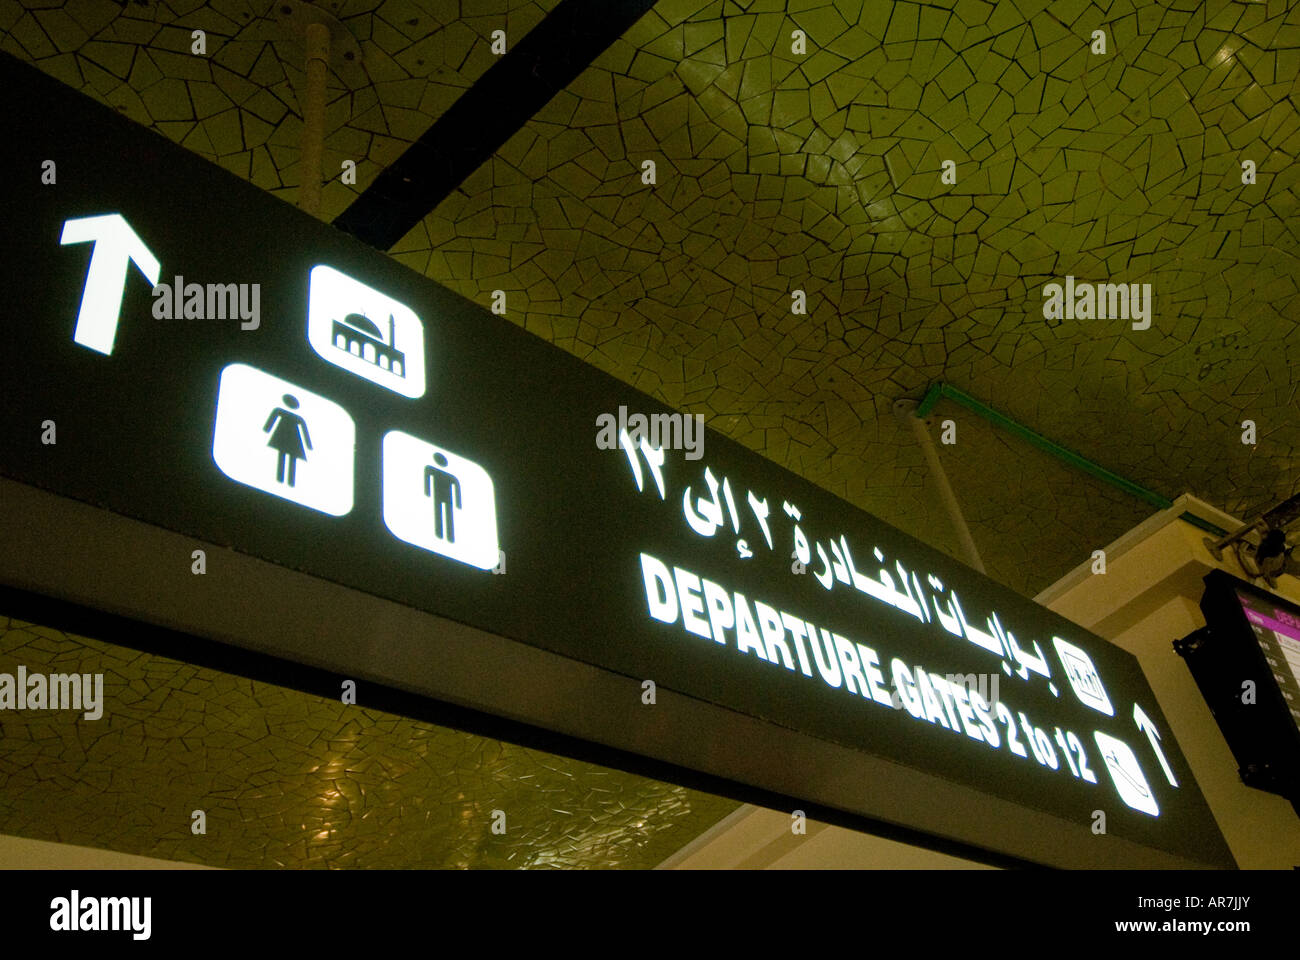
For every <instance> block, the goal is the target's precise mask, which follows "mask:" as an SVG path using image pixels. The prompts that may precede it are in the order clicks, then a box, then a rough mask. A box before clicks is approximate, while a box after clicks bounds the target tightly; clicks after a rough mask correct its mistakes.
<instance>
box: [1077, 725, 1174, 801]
mask: <svg viewBox="0 0 1300 960" xmlns="http://www.w3.org/2000/svg"><path fill="white" fill-rule="evenodd" d="M1092 737H1093V739H1094V740H1096V741H1097V749H1098V750H1100V751H1101V757H1102V759H1103V760H1104V761H1106V772H1107V773H1109V774H1110V779H1111V782H1112V783H1114V784H1115V789H1116V790H1117V791H1118V792H1119V798H1120V799H1121V800H1123V801H1124V802H1125V803H1126V804H1128V805H1129V806H1130V807H1132V808H1133V809H1134V810H1141V811H1142V812H1143V813H1149V814H1151V816H1153V817H1158V816H1160V806H1159V804H1157V803H1156V797H1155V794H1154V793H1152V792H1151V785H1150V784H1149V783H1147V778H1146V777H1145V776H1144V775H1143V773H1142V767H1141V765H1140V764H1139V763H1138V758H1137V757H1136V756H1134V755H1133V751H1132V750H1130V749H1129V747H1128V744H1126V743H1125V742H1124V741H1123V740H1116V739H1115V738H1114V737H1111V736H1107V735H1106V734H1104V733H1102V732H1101V731H1100V730H1097V731H1094V732H1093V735H1092Z"/></svg>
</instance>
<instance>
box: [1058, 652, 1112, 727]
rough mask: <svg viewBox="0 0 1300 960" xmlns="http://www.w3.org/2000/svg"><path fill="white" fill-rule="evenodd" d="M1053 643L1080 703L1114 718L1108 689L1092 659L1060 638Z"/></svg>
mask: <svg viewBox="0 0 1300 960" xmlns="http://www.w3.org/2000/svg"><path fill="white" fill-rule="evenodd" d="M1052 643H1054V644H1055V645H1056V655H1057V656H1058V657H1060V658H1061V666H1063V667H1065V676H1066V679H1067V680H1069V681H1070V687H1071V689H1073V690H1074V695H1075V696H1076V697H1078V698H1079V702H1080V703H1083V704H1085V705H1087V706H1089V707H1092V709H1094V710H1096V711H1097V712H1098V713H1104V714H1106V716H1108V717H1113V716H1114V715H1115V710H1114V708H1113V707H1111V705H1110V697H1108V696H1106V688H1105V687H1103V686H1102V685H1101V675H1100V674H1098V673H1097V668H1096V666H1094V665H1093V662H1092V657H1090V656H1088V654H1087V652H1086V651H1085V650H1083V649H1081V648H1080V647H1076V646H1075V645H1074V644H1072V643H1069V642H1067V641H1065V640H1062V639H1061V638H1060V637H1052Z"/></svg>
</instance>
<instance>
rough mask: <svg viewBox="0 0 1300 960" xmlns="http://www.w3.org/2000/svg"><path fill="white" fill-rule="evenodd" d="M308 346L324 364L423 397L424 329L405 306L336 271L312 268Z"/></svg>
mask: <svg viewBox="0 0 1300 960" xmlns="http://www.w3.org/2000/svg"><path fill="white" fill-rule="evenodd" d="M307 341H308V343H310V344H311V347H312V349H313V350H315V351H316V352H317V353H318V354H319V355H320V356H321V358H322V359H324V360H328V361H329V362H330V363H332V364H334V365H335V366H336V367H342V368H343V369H344V370H347V371H348V372H350V373H355V374H356V375H357V376H359V377H364V378H365V379H367V380H370V381H371V382H373V383H377V384H379V385H380V386H381V387H387V388H388V389H389V390H392V391H394V392H395V393H400V394H401V395H402V396H404V397H411V398H415V397H422V396H424V325H423V324H422V323H421V322H420V318H419V317H418V316H416V315H415V312H414V311H413V310H412V309H411V308H410V307H408V306H406V304H404V303H401V302H399V301H397V300H394V299H393V298H392V297H390V296H388V295H387V294H385V293H380V292H379V291H378V290H376V289H374V288H373V287H368V286H366V285H365V284H364V283H362V282H361V281H359V280H353V279H352V278H351V277H349V276H348V275H347V274H345V273H340V272H339V271H337V270H335V269H334V268H333V267H327V266H325V265H324V264H318V265H317V266H314V267H312V268H311V279H310V283H309V293H308V298H307Z"/></svg>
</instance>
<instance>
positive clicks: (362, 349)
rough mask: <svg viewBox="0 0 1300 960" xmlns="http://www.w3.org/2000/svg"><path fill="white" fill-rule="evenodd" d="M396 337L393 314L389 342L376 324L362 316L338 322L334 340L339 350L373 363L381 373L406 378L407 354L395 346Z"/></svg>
mask: <svg viewBox="0 0 1300 960" xmlns="http://www.w3.org/2000/svg"><path fill="white" fill-rule="evenodd" d="M396 333H397V331H396V323H395V321H394V319H393V316H392V314H389V316H388V339H387V340H385V339H384V335H383V332H382V331H381V330H380V329H379V325H378V324H376V323H375V322H374V321H373V320H371V319H369V318H368V317H365V316H363V315H362V314H359V313H349V314H348V315H347V316H345V317H344V318H343V319H342V320H335V321H334V325H333V328H332V330H331V340H332V341H333V344H334V346H335V347H336V348H337V349H339V350H343V351H345V352H346V353H350V354H352V355H353V356H355V357H360V358H361V359H362V360H365V361H366V362H367V363H373V364H374V365H375V366H377V367H378V368H379V369H380V370H387V371H390V372H391V373H393V374H394V375H396V376H399V377H404V376H405V375H406V374H405V366H406V354H404V353H403V352H402V351H401V350H398V349H397V347H396V346H395V344H396Z"/></svg>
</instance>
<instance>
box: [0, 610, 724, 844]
mask: <svg viewBox="0 0 1300 960" xmlns="http://www.w3.org/2000/svg"><path fill="white" fill-rule="evenodd" d="M20 664H21V665H25V666H26V667H27V670H28V673H29V675H30V674H32V673H45V674H51V673H70V672H79V673H103V674H104V694H103V702H104V713H103V716H102V717H101V718H100V719H98V720H93V721H92V720H85V719H83V718H82V715H81V714H79V713H74V712H72V711H51V710H26V711H17V710H4V711H0V744H3V749H0V833H6V834H13V835H17V836H22V837H30V838H34V839H39V840H50V841H57V842H62V843H70V844H80V845H83V846H93V847H102V848H108V849H112V850H117V851H120V852H123V853H133V854H139V855H142V856H150V857H162V858H166V859H171V860H183V861H189V862H193V863H202V864H207V865H209V866H217V867H232V868H262V867H271V868H274V867H293V868H337V867H353V868H450V869H456V868H462V869H463V868H468V869H483V868H495V869H515V868H560V867H562V868H597V867H599V868H610V869H613V868H632V869H635V868H648V867H653V866H655V865H656V864H658V863H660V862H661V861H663V860H664V859H665V858H666V857H668V856H669V855H671V854H672V853H674V852H676V851H677V850H678V849H679V848H681V847H682V846H684V845H685V844H686V843H688V842H690V841H691V840H693V839H694V838H695V837H697V836H698V835H699V834H701V833H703V832H704V831H705V830H706V829H708V828H709V827H711V826H712V825H713V824H714V823H716V822H717V821H718V820H720V819H721V818H722V817H724V816H726V815H727V814H728V813H730V812H731V811H732V810H734V809H735V808H736V807H737V806H738V804H737V803H736V802H735V801H732V800H726V799H723V798H721V797H715V796H711V795H709V794H703V793H699V792H698V791H694V790H687V789H685V788H683V787H677V786H673V785H671V784H667V783H660V782H658V781H654V780H648V779H646V778H644V777H638V776H633V775H632V774H627V773H622V772H620V771H616V770H610V769H606V768H603V767H598V766H595V765H593V764H589V763H583V762H579V761H576V760H569V759H566V758H563V757H558V756H554V755H551V754H547V753H545V752H542V751H539V750H535V749H529V748H525V747H519V746H515V745H513V744H510V743H505V742H502V741H498V740H491V739H487V738H484V737H480V736H475V735H472V734H467V733H462V732H460V731H457V730H452V729H448V728H445V727H439V726H435V725H432V724H428V723H423V722H418V721H414V720H409V719H406V718H404V717H400V716H394V715H392V714H387V713H382V712H379V711H376V710H369V709H366V708H364V707H360V706H345V705H343V704H342V703H339V702H336V701H333V700H327V699H323V698H321V697H317V696H313V695H310V694H306V693H300V692H297V691H294V690H290V689H286V688H284V687H279V686H275V685H272V684H269V683H263V682H260V681H255V680H249V679H246V678H243V677H238V676H234V675H232V674H227V673H222V672H219V671H216V670H212V669H208V668H206V667H199V666H195V665H192V664H187V663H181V662H178V661H175V660H170V659H167V658H165V657H160V656H155V655H151V654H147V653H142V652H139V651H136V650H131V649H128V648H126V647H122V646H118V645H115V644H109V643H104V642H101V641H98V640H93V639H88V638H86V637H79V636H74V635H70V634H67V633H64V632H62V631H59V630H54V629H51V628H48V627H42V626H39V625H36V624H31V623H26V622H23V621H19V620H13V619H10V618H8V617H5V616H0V672H2V673H9V674H11V675H12V674H15V673H16V671H17V668H18V666H19V665H20ZM195 809H202V810H204V811H205V812H206V815H207V833H206V835H203V836H195V835H193V834H192V833H191V831H190V815H191V812H192V811H193V810H195ZM498 809H499V810H502V811H504V812H505V815H506V832H505V834H504V835H495V834H493V833H492V832H491V825H492V811H493V810H498ZM0 866H3V864H0Z"/></svg>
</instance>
